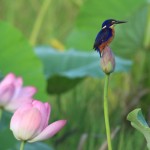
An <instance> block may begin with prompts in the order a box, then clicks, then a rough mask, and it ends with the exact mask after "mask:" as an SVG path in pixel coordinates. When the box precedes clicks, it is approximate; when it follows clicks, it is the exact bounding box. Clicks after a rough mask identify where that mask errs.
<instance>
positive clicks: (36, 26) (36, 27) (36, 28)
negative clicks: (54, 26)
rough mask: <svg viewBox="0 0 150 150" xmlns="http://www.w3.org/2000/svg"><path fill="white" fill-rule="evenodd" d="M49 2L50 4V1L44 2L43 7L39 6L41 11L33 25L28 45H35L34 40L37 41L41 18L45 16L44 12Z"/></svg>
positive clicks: (45, 0)
mask: <svg viewBox="0 0 150 150" xmlns="http://www.w3.org/2000/svg"><path fill="white" fill-rule="evenodd" d="M50 2H51V0H44V2H43V5H42V6H41V10H40V12H39V14H38V16H37V19H36V21H35V24H34V27H33V30H32V33H31V36H30V43H31V45H33V46H34V45H35V44H36V40H37V37H38V33H39V31H40V28H41V25H42V21H43V18H44V16H45V14H46V11H47V9H48V6H49V4H50Z"/></svg>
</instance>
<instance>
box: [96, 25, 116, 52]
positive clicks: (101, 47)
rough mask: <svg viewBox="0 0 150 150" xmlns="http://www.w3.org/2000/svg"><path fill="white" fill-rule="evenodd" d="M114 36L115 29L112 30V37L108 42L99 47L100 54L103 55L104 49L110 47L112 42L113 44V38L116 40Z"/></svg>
mask: <svg viewBox="0 0 150 150" xmlns="http://www.w3.org/2000/svg"><path fill="white" fill-rule="evenodd" d="M114 35H115V31H114V29H113V28H112V36H111V37H110V38H109V39H108V40H107V41H106V42H103V43H102V44H101V45H99V47H98V48H99V49H100V52H101V53H102V51H103V49H104V48H105V47H106V46H108V45H109V44H110V43H111V42H112V40H113V38H114Z"/></svg>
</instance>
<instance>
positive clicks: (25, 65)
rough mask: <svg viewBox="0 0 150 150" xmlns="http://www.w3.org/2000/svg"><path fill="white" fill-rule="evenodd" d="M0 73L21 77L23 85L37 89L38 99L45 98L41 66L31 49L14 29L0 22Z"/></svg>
mask: <svg viewBox="0 0 150 150" xmlns="http://www.w3.org/2000/svg"><path fill="white" fill-rule="evenodd" d="M0 33H1V34H0V52H1V54H0V71H1V72H2V73H3V74H4V75H5V74H7V73H9V72H13V73H15V74H16V75H17V76H22V77H23V80H24V83H25V85H33V86H35V87H37V88H38V94H37V97H38V99H42V98H43V96H45V92H44V91H45V80H44V76H43V74H42V65H41V63H40V62H39V60H38V59H37V58H36V56H35V54H34V51H33V49H32V47H31V46H30V45H29V43H28V41H27V40H26V39H25V38H24V37H23V35H22V34H21V33H20V32H19V31H18V30H17V29H15V28H14V27H12V26H10V25H8V24H6V23H4V22H0Z"/></svg>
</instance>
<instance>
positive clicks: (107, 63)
mask: <svg viewBox="0 0 150 150" xmlns="http://www.w3.org/2000/svg"><path fill="white" fill-rule="evenodd" d="M100 66H101V68H102V70H103V72H104V73H106V74H110V73H112V72H113V71H114V69H115V57H114V54H113V52H112V51H111V49H110V47H108V46H107V47H105V49H104V50H103V53H102V57H101V60H100Z"/></svg>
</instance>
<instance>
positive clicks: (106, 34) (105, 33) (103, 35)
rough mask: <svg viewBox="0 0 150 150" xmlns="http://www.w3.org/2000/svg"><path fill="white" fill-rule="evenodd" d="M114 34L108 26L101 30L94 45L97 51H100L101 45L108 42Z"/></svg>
mask: <svg viewBox="0 0 150 150" xmlns="http://www.w3.org/2000/svg"><path fill="white" fill-rule="evenodd" d="M111 36H112V30H111V29H110V28H106V29H103V30H101V31H100V32H99V33H98V34H97V36H96V39H95V43H94V45H93V48H94V49H95V50H97V51H99V48H98V47H99V46H100V45H101V44H102V43H104V42H106V41H107V40H108V39H109V38H110V37H111Z"/></svg>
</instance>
